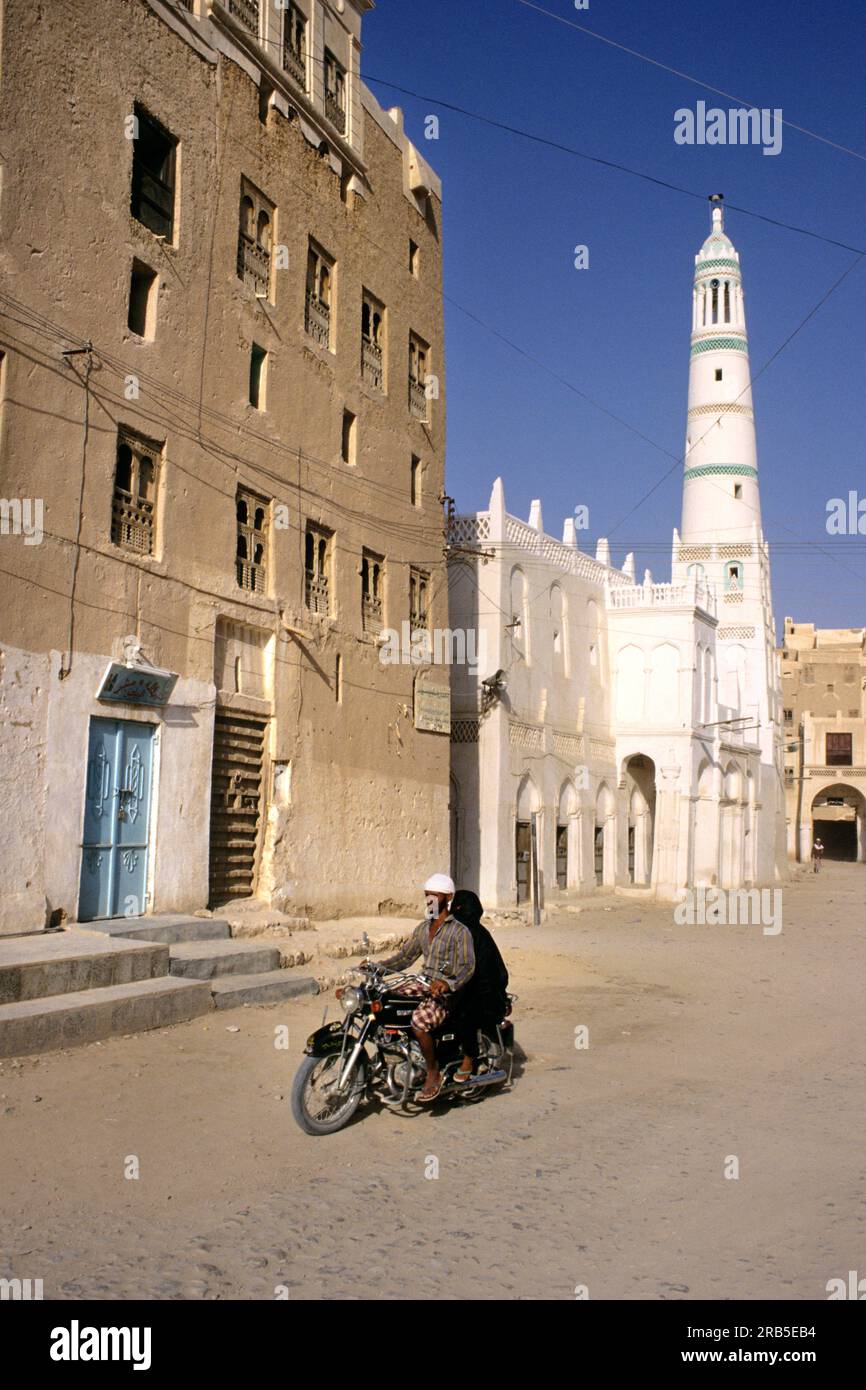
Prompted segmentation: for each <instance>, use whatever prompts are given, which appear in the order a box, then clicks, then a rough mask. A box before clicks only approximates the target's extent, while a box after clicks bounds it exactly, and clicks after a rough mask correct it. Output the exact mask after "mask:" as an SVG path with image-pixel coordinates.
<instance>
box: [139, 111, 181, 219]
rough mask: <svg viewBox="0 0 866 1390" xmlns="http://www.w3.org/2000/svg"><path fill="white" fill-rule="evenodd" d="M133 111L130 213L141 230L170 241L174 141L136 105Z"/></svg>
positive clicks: (171, 136)
mask: <svg viewBox="0 0 866 1390" xmlns="http://www.w3.org/2000/svg"><path fill="white" fill-rule="evenodd" d="M134 111H135V122H136V125H135V140H134V141H133V146H132V198H131V200H130V210H131V212H132V215H133V217H135V218H137V220H138V221H139V222H141V223H143V224H144V226H145V227H149V228H150V230H151V231H152V232H155V233H156V235H157V236H161V237H164V238H165V240H166V241H171V239H172V235H173V232H174V168H175V157H174V156H175V149H176V147H177V141H176V140H175V138H174V136H173V135H169V133H168V131H167V130H164V129H163V127H162V126H161V125H160V124H159V122H158V121H155V120H154V119H153V117H152V116H149V115H148V114H147V112H146V111H145V110H144V108H143V107H141V106H138V105H136V106H135V108H134Z"/></svg>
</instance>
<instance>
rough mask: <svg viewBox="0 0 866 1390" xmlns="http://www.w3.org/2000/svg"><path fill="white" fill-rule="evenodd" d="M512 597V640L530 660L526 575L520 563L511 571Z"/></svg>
mask: <svg viewBox="0 0 866 1390" xmlns="http://www.w3.org/2000/svg"><path fill="white" fill-rule="evenodd" d="M509 594H510V598H511V640H512V642H513V643H514V645H515V646H516V647H517V648H518V651H519V654H520V655H522V656H523V657H524V658H525V659H526V661H527V662H528V660H529V642H528V636H529V634H528V630H527V629H528V624H527V616H526V575H525V574H524V573H523V570H522V569H521V568H520V566H519V565H515V566H514V568H513V570H512V571H511V579H510V581H509Z"/></svg>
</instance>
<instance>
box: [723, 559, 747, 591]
mask: <svg viewBox="0 0 866 1390" xmlns="http://www.w3.org/2000/svg"><path fill="white" fill-rule="evenodd" d="M742 589H743V567H742V565H741V564H740V562H739V560H730V561H729V562H728V564H727V565H725V592H726V593H741V592H742Z"/></svg>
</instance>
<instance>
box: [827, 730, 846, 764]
mask: <svg viewBox="0 0 866 1390" xmlns="http://www.w3.org/2000/svg"><path fill="white" fill-rule="evenodd" d="M851 742H852V735H851V734H828V735H827V766H828V767H850V766H851V752H852V749H851Z"/></svg>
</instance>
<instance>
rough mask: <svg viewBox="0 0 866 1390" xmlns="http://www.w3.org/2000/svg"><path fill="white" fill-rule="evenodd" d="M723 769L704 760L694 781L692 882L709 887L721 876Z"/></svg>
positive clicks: (699, 886) (697, 885) (707, 759)
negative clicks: (720, 839)
mask: <svg viewBox="0 0 866 1390" xmlns="http://www.w3.org/2000/svg"><path fill="white" fill-rule="evenodd" d="M720 776H721V770H720V769H719V768H718V767H717V765H716V764H715V763H714V762H712V760H711V759H710V758H703V759H702V760H701V762H700V764H699V766H698V769H697V774H696V778H695V797H694V801H693V813H692V846H691V859H692V881H693V883H694V885H695V887H697V888H709V887H711V886H713V885H715V884H716V883H718V877H719V780H720Z"/></svg>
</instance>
